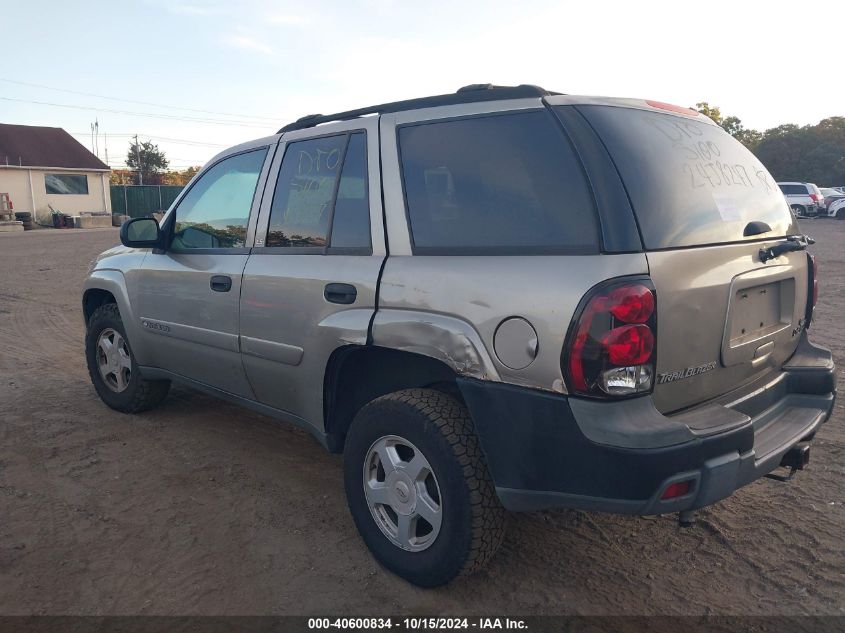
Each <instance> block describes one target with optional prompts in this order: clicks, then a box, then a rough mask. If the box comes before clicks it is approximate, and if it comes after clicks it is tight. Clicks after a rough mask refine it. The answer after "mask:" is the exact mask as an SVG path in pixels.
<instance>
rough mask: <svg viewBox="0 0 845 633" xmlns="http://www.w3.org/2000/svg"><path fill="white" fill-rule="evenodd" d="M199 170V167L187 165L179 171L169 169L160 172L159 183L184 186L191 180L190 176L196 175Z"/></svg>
mask: <svg viewBox="0 0 845 633" xmlns="http://www.w3.org/2000/svg"><path fill="white" fill-rule="evenodd" d="M199 170H200V167H188V168H186V169H183V170H181V171H169V172H167V173H165V174H162V178H161V184H163V185H176V186H179V187H184V186H185V185H187V184H188V183H189V182H190V181H191V178H193V177H194V176H196V175H197V173H198V172H199Z"/></svg>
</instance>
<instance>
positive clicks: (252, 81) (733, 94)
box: [0, 0, 845, 168]
mask: <svg viewBox="0 0 845 633" xmlns="http://www.w3.org/2000/svg"><path fill="white" fill-rule="evenodd" d="M841 24H845V3H843V2H832V1H829V0H828V1H825V2H821V1H818V0H803V1H802V2H800V3H797V2H794V1H793V2H780V3H779V2H756V1H755V2H752V1H746V2H744V1H742V0H734V1H732V2H720V1H715V0H711V1H710V2H706V3H696V2H678V1H677V0H673V1H672V2H662V1H661V2H648V1H646V0H639V1H636V0H635V1H631V0H628V1H627V2H616V1H602V0H580V1H578V2H569V1H558V2H545V1H530V0H525V1H518V0H511V1H509V2H501V1H499V0H488V1H486V2H470V1H461V0H450V1H448V2H441V1H439V0H428V1H426V2H420V1H417V2H401V1H399V0H347V1H339V0H311V1H310V2H285V1H279V2H271V1H269V0H242V1H237V0H228V1H218V0H169V1H168V0H130V1H128V2H126V1H125V2H114V1H111V2H97V1H87V2H84V3H83V2H73V1H70V0H65V1H58V0H57V1H38V0H27V1H26V2H21V1H19V0H0V42H2V44H3V51H4V53H3V62H2V63H0V123H18V124H26V125H46V126H54V127H62V128H64V129H65V130H67V131H68V132H71V133H72V134H74V136H75V137H76V138H77V139H79V140H80V142H82V143H83V144H85V145H86V146H87V147H89V149H90V148H91V146H92V139H91V124H92V123H93V122H94V121H95V119H96V121H97V122H98V125H99V136H98V137H97V139H96V148H97V150H98V155H99V156H100V157H101V158H103V159H105V152H106V149H107V150H108V162H109V164H110V165H111V166H112V167H117V168H119V167H121V166H122V165H123V162H124V161H125V159H126V152H127V149H128V147H129V139H130V136H131V135H134V134H138V136H139V138H140V139H141V140H152V141H153V142H154V143H156V144H158V145H159V147H160V148H161V149H163V150H164V151H165V153H166V155H167V157H168V159H169V160H170V164H171V167H172V168H184V167H187V166H190V165H201V164H203V163H205V162H206V161H207V160H208V159H210V158H211V157H212V156H214V155H215V154H216V153H217V152H219V151H221V150H222V149H224V148H225V147H228V146H231V145H234V144H236V143H239V142H242V141H245V140H249V139H251V138H257V137H261V136H266V135H269V134H273V133H275V132H276V130H278V128H279V127H281V126H282V125H283V124H285V123H287V122H290V121H292V120H295V119H297V118H299V117H301V116H303V115H306V114H312V113H330V112H338V111H342V110H346V109H351V108H356V107H363V106H367V105H372V104H375V103H382V102H388V101H396V100H399V99H406V98H413V97H419V96H426V95H432V94H442V93H447V92H454V91H455V90H456V89H457V88H459V87H461V86H463V85H466V84H471V83H494V84H502V85H515V84H520V83H528V84H536V85H540V86H543V87H544V88H546V89H548V90H553V91H557V92H564V93H568V94H583V95H604V96H614V97H639V98H647V99H656V100H660V101H665V102H668V103H675V104H679V105H684V106H692V105H694V104H695V103H697V102H699V101H708V102H709V103H710V104H711V105H718V106H719V107H720V108H721V109H722V113H723V114H726V115H735V116H738V117H739V118H740V119H742V121H743V123H744V124H745V125H746V127H753V128H756V129H761V130H763V129H767V128H770V127H774V126H776V125H780V124H783V123H797V124H800V125H804V124H814V123H817V122H818V121H819V120H821V119H823V118H826V117H830V116H842V115H845V76H843V72H842V71H843V68H844V67H845V66H843V63H842V52H841V51H842V50H843V47H842V35H841V32H842V27H841V26H838V25H841ZM837 30H838V31H839V33H840V34H837V33H836V31H837Z"/></svg>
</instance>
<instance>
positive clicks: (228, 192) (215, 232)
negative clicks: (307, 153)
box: [172, 148, 267, 249]
mask: <svg viewBox="0 0 845 633" xmlns="http://www.w3.org/2000/svg"><path fill="white" fill-rule="evenodd" d="M266 156H267V148H262V149H257V150H253V151H250V152H244V153H243V154H237V155H235V156H231V157H229V158H225V159H223V160H222V161H220V162H219V163H217V164H216V165H214V167H212V168H211V169H209V170H208V171H207V172H205V174H203V175H202V177H201V178H200V179H199V180H198V181H197V182H196V183H195V184H194V186H193V187H191V190H190V191H188V193H187V194H185V197H184V198H182V200H181V201H180V202H179V206H178V207H176V210H175V214H176V218H175V219H176V223H175V226H174V232H173V242H172V246H173V248H176V249H191V248H241V247H243V246H245V242H246V227H247V224H248V223H249V211H250V208H251V207H252V199H253V197H254V196H255V187H256V185H257V184H258V176H259V174H260V173H261V167H262V165H263V164H264V159H265V157H266Z"/></svg>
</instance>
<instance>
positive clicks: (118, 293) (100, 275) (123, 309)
mask: <svg viewBox="0 0 845 633" xmlns="http://www.w3.org/2000/svg"><path fill="white" fill-rule="evenodd" d="M107 303H115V304H117V309H118V310H119V311H120V318H121V320H122V321H123V327H124V329H125V330H126V337H127V338H128V339H129V344H130V345H131V346H132V351H133V353H134V354H135V358H136V360H137V361H138V363H139V364H141V365H143V364H144V360H145V359H144V349H143V345H139V344H138V341H139V340H140V338H141V332H140V331H139V330H140V325H139V324H138V320H137V319H136V318H135V316H134V311H133V310H132V304H131V303H130V301H129V293H128V292H127V289H126V279H125V277H124V275H123V273H122V272H121V271H119V270H108V269H106V270H95V271H94V272H92V273H91V274H90V275H89V276H88V278H87V279H86V280H85V285H84V287H83V291H82V313H83V314H84V316H85V324H86V326H87V324H88V320H89V319H90V318H91V315H92V314H94V311H95V310H96V309H97V308H99V307H100V306H102V305H105V304H107Z"/></svg>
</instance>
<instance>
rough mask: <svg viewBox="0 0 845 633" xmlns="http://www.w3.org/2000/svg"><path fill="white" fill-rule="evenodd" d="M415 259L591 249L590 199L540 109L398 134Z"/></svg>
mask: <svg viewBox="0 0 845 633" xmlns="http://www.w3.org/2000/svg"><path fill="white" fill-rule="evenodd" d="M398 138H399V149H400V155H401V163H402V178H403V183H404V187H405V196H406V199H407V205H408V218H409V221H410V227H411V233H412V239H413V245H414V253H417V254H426V253H432V254H434V253H455V254H472V253H485V252H491V253H492V252H496V253H502V254H509V253H513V254H533V253H536V254H542V253H572V252H596V251H597V250H598V231H597V226H596V225H597V221H596V218H595V210H594V205H593V199H592V195H591V193H590V190H589V187H588V185H587V182H586V178H585V176H584V173H583V171H582V168H581V165H580V163H579V162H578V159H577V157H576V156H575V153H574V150H573V149H572V147H571V145H570V144H569V141H568V139H567V138H566V137H565V136H564V135H563V132H562V130H561V129H560V128H559V127H558V125H557V123H556V122H555V121H554V119H553V117H552V116H551V115H550V114H549V112H548V111H547V110H538V111H531V112H522V113H514V114H506V115H492V116H485V117H472V118H466V119H457V120H452V121H441V122H432V123H422V124H413V125H407V126H403V127H400V128H399V135H398Z"/></svg>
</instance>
